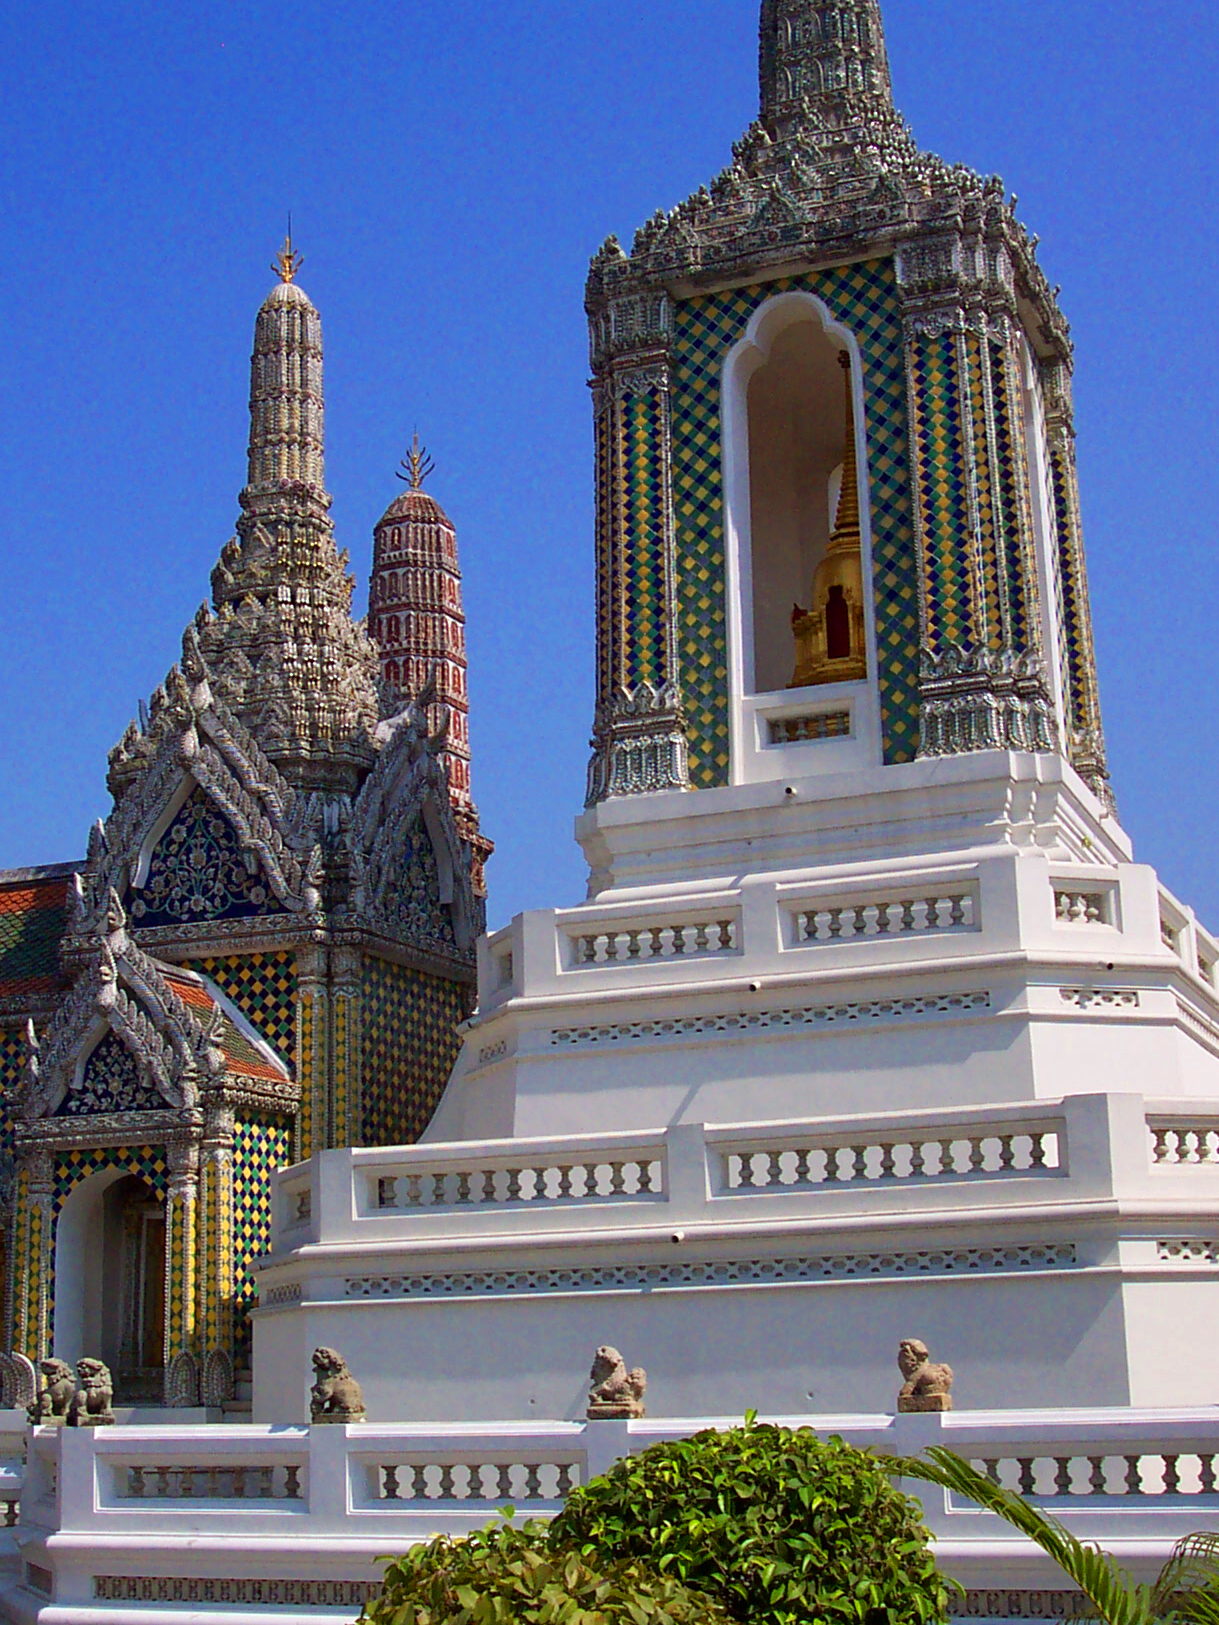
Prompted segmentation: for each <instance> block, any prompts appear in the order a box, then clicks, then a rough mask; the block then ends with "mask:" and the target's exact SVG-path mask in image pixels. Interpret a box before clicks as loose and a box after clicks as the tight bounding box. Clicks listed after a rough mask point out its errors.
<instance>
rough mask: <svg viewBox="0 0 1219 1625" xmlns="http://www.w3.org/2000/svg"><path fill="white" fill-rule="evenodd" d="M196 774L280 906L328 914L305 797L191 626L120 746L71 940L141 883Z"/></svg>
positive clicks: (299, 923)
mask: <svg viewBox="0 0 1219 1625" xmlns="http://www.w3.org/2000/svg"><path fill="white" fill-rule="evenodd" d="M188 779H189V781H190V782H191V783H192V784H194V785H196V786H198V788H199V789H200V790H201V791H202V792H203V794H204V795H205V796H206V797H207V798H208V800H209V801H210V802H211V803H212V804H213V805H214V806H215V807H216V809H217V810H218V811H219V812H220V813H221V814H222V815H223V816H224V818H225V819H226V820H227V822H228V824H229V825H230V827H231V829H232V831H233V833H234V836H235V838H236V840H237V842H238V844H239V846H240V848H241V851H242V853H243V855H244V856H245V857H246V860H247V862H248V863H249V864H250V865H251V867H252V868H256V869H257V872H258V873H259V874H260V875H261V876H262V877H263V879H264V881H265V883H266V887H267V890H268V891H269V893H270V894H271V896H272V897H273V899H274V901H273V903H272V904H271V905H270V912H274V911H276V910H278V911H282V913H283V914H284V915H286V916H288V917H289V918H290V919H292V920H293V922H294V924H295V928H296V930H297V932H298V933H299V931H300V929H301V928H302V927H306V928H307V927H308V926H309V925H311V924H320V923H321V907H322V896H321V885H322V879H323V867H324V866H323V858H322V848H321V845H320V842H319V841H318V840H317V839H316V838H315V837H314V834H313V821H312V820H311V819H310V818H309V817H308V815H307V809H306V808H305V807H304V806H303V804H302V803H303V798H302V797H301V796H300V795H299V794H298V792H297V791H295V790H294V789H293V788H292V786H291V785H289V784H288V782H287V781H286V780H285V779H284V777H283V776H282V774H280V772H279V771H278V769H277V768H276V767H275V766H274V765H273V764H272V763H271V761H270V760H269V759H268V758H267V756H266V755H265V754H264V753H263V751H262V749H261V747H260V746H259V744H258V742H257V741H256V740H255V739H254V737H253V735H252V734H251V733H250V731H249V730H248V729H247V728H246V727H245V726H244V725H243V724H242V723H241V722H239V721H238V720H237V718H236V717H235V716H233V715H232V713H231V712H229V711H228V709H227V708H226V707H225V706H224V705H223V703H222V702H220V701H219V700H217V699H216V697H215V695H214V693H213V688H212V683H211V676H210V672H209V669H208V667H207V664H206V662H205V661H204V658H203V654H202V651H201V649H200V644H199V637H198V632H197V628H196V626H190V627H188V628H187V631H186V635H185V638H184V639H183V649H182V662H181V664H180V665H178V666H175V667H174V668H173V669H172V670H171V672H170V674H169V676H168V677H167V678H166V680H165V683H164V684H163V685H162V686H161V687H160V688H158V689H157V691H156V693H155V694H154V695H153V698H152V704H151V706H150V707H149V708H148V710H147V711H146V712H145V713H144V714H143V715H142V717H141V724H139V725H137V724H136V723H132V725H131V726H130V727H129V728H128V730H127V732H126V733H125V734H124V736H123V738H122V740H121V741H120V742H119V744H118V745H117V746H116V748H115V749H114V751H112V752H111V756H110V782H111V788H112V790H113V791H114V794H115V797H116V805H115V808H114V810H113V812H112V813H111V814H110V817H109V818H108V819H107V820H106V822H105V823H104V824H102V823H100V822H99V823H98V824H97V825H95V827H94V830H93V832H92V835H91V836H90V840H89V855H88V861H87V863H86V866H85V869H84V871H83V873H82V874H81V875H80V876H79V878H78V882H77V884H76V886H75V887H74V903H73V908H72V915H71V922H70V936H69V942H68V947H69V948H71V947H72V946H73V945H74V939H76V938H79V937H82V936H85V937H87V936H88V934H89V933H90V932H91V931H94V930H96V928H97V926H98V923H99V920H100V917H101V914H102V912H103V911H104V909H105V908H106V906H107V898H108V896H109V893H110V892H111V891H114V892H117V893H119V894H120V895H122V894H123V893H125V892H126V891H127V890H128V888H129V887H132V886H134V885H135V884H136V879H137V875H138V872H139V866H140V861H141V857H142V855H143V854H144V852H145V849H146V847H147V845H148V843H149V842H150V841H151V840H152V838H153V837H154V835H155V834H156V833H157V832H158V829H159V826H160V825H161V824H162V823H163V821H164V819H165V816H166V814H167V812H168V811H169V810H170V809H171V808H172V806H173V804H174V802H175V800H177V799H179V798H180V797H181V796H182V793H183V788H184V784H185V783H186V781H187V780H188ZM260 923H262V924H264V925H265V924H267V923H269V922H266V921H263V922H260ZM176 929H177V928H175V930H176Z"/></svg>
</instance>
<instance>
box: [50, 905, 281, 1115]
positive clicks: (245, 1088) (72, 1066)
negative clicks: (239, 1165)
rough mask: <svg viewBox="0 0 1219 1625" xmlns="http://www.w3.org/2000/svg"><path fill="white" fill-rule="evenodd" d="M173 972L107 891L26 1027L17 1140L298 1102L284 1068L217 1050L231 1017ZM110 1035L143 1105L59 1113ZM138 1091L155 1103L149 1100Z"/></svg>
mask: <svg viewBox="0 0 1219 1625" xmlns="http://www.w3.org/2000/svg"><path fill="white" fill-rule="evenodd" d="M176 974H179V973H175V972H171V971H170V970H169V968H168V967H165V966H162V965H160V964H159V963H158V962H157V961H156V960H155V959H152V958H151V957H150V956H149V955H148V954H146V953H145V952H144V951H143V950H142V949H141V948H140V947H139V946H138V945H137V943H136V942H135V941H134V939H133V938H132V936H131V933H130V931H129V929H128V923H127V917H126V914H125V913H124V910H123V907H122V904H121V902H120V900H119V897H118V894H117V893H116V892H114V891H111V892H110V894H109V896H108V899H107V907H106V919H105V922H104V924H103V926H102V927H101V928H100V929H99V930H98V931H97V932H96V933H95V934H94V937H93V941H92V943H91V945H90V947H89V948H88V949H87V950H82V951H81V954H80V959H79V961H78V965H77V971H76V977H75V981H74V983H73V986H72V988H71V990H70V992H69V993H68V995H67V997H66V999H65V1000H64V1001H63V1003H62V1004H61V1006H60V1008H59V1010H58V1012H57V1013H56V1015H55V1018H54V1019H53V1021H52V1022H51V1024H50V1026H49V1027H48V1028H47V1030H46V1032H45V1033H44V1034H43V1035H42V1037H41V1038H39V1037H38V1036H37V1035H36V1034H35V1032H34V1029H33V1024H32V1023H31V1024H30V1027H29V1028H28V1030H27V1037H26V1042H27V1059H26V1082H25V1090H24V1095H23V1099H22V1103H21V1118H22V1124H21V1129H22V1137H23V1138H24V1139H27V1140H29V1139H33V1140H39V1141H55V1142H57V1143H58V1142H61V1141H62V1142H65V1143H66V1142H68V1141H71V1142H73V1143H75V1142H80V1143H89V1144H101V1143H109V1138H113V1139H114V1141H115V1143H130V1142H131V1141H132V1139H133V1138H139V1137H141V1136H143V1137H152V1138H154V1139H155V1138H163V1137H164V1135H165V1134H166V1133H167V1132H170V1131H172V1132H174V1133H177V1134H181V1133H182V1132H183V1131H184V1130H187V1131H190V1130H198V1131H202V1128H203V1124H204V1119H205V1110H204V1108H205V1107H208V1108H209V1109H210V1108H211V1107H213V1106H215V1105H216V1104H217V1103H223V1104H226V1105H229V1104H250V1105H253V1106H255V1107H258V1108H261V1109H271V1110H276V1111H281V1112H282V1111H290V1110H292V1109H293V1108H294V1107H295V1105H296V1101H297V1096H298V1090H297V1087H296V1085H295V1084H294V1083H293V1081H292V1080H291V1078H290V1077H289V1075H288V1073H287V1070H286V1069H284V1072H283V1076H282V1078H270V1077H268V1078H260V1077H253V1076H246V1075H245V1074H243V1073H241V1072H238V1071H234V1069H233V1068H232V1067H231V1066H230V1064H229V1061H228V1058H227V1057H226V1055H225V1051H224V1048H223V1039H224V1031H225V1022H226V1019H227V1020H233V1019H234V1017H233V1014H232V1013H231V1012H229V1013H227V1015H226V1011H225V1010H224V1008H223V1007H222V1005H221V1004H219V1003H218V1002H216V1001H215V1000H213V999H212V998H211V997H210V995H209V1000H208V1003H209V1007H210V1015H206V1014H205V1013H203V1012H200V1011H197V1010H195V1009H193V1008H192V1007H191V1006H190V1005H188V1004H187V1003H186V1002H185V1001H184V1000H183V999H182V998H181V997H179V995H178V993H177V992H176V991H175V989H174V987H173V985H172V981H171V977H172V976H173V975H176ZM99 1029H101V1031H100V1033H99ZM107 1034H112V1035H113V1036H114V1038H115V1039H116V1040H117V1041H118V1042H119V1043H120V1044H121V1045H122V1048H123V1050H124V1051H125V1053H126V1054H127V1055H129V1056H130V1057H131V1058H132V1059H133V1061H134V1065H135V1069H136V1072H137V1073H138V1077H139V1082H140V1086H141V1096H142V1100H141V1104H140V1105H139V1106H138V1107H137V1108H136V1109H133V1110H125V1109H117V1110H113V1111H105V1110H102V1111H97V1112H93V1111H86V1112H81V1113H75V1114H69V1115H60V1114H61V1110H62V1107H63V1105H64V1102H65V1101H66V1100H67V1099H68V1097H69V1095H70V1094H71V1093H72V1092H73V1091H74V1090H75V1089H76V1088H77V1086H78V1083H79V1081H80V1069H81V1067H82V1065H83V1064H84V1063H85V1062H86V1061H87V1060H88V1058H89V1056H91V1055H93V1054H94V1053H95V1052H96V1051H97V1049H98V1047H99V1044H100V1043H102V1042H104V1041H105V1038H106V1035H107ZM144 1098H146V1099H148V1100H150V1101H155V1102H156V1104H149V1105H147V1106H146V1105H144V1104H143V1099H144ZM108 1137H109V1138H108Z"/></svg>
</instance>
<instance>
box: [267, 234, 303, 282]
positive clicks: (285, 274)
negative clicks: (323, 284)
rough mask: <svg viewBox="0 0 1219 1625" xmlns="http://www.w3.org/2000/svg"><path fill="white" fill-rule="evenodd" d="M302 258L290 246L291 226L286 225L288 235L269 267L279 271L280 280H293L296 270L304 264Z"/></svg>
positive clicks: (294, 279)
mask: <svg viewBox="0 0 1219 1625" xmlns="http://www.w3.org/2000/svg"><path fill="white" fill-rule="evenodd" d="M304 263H305V262H304V260H303V258H302V257H301V256H300V255H299V254H298V253H296V251H295V250H294V249H293V247H292V227H291V226H289V227H288V235H287V236H286V237H285V238H284V246H283V247H282V248H281V249H280V251H279V253H278V254H277V255H276V256H275V263H274V264H273V265H272V267H271V269H272V270H273V271H277V272H278V273H279V280H280V281H281V282H295V281H296V275H297V272H298V271H299V270H300V268H301V266H302V265H303V264H304Z"/></svg>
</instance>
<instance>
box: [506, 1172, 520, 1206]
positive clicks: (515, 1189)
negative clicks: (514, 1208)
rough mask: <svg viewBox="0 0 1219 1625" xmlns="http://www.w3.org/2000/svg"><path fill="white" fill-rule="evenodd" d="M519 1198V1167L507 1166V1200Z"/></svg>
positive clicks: (514, 1200) (513, 1200) (517, 1200)
mask: <svg viewBox="0 0 1219 1625" xmlns="http://www.w3.org/2000/svg"><path fill="white" fill-rule="evenodd" d="M520 1199H521V1170H520V1169H519V1168H509V1169H508V1200H509V1201H510V1202H519V1201H520Z"/></svg>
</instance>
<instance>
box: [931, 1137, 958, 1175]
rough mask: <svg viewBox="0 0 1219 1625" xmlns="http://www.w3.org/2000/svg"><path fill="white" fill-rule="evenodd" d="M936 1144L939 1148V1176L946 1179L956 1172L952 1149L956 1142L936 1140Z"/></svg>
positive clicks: (954, 1156)
mask: <svg viewBox="0 0 1219 1625" xmlns="http://www.w3.org/2000/svg"><path fill="white" fill-rule="evenodd" d="M936 1144H937V1145H938V1146H939V1148H940V1174H941V1176H942V1177H944V1178H948V1177H950V1176H951V1175H953V1174H955V1173H956V1172H957V1159H956V1154H955V1151H954V1149H953V1147H954V1146H955V1144H956V1142H955V1141H954V1140H937V1141H936Z"/></svg>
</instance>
